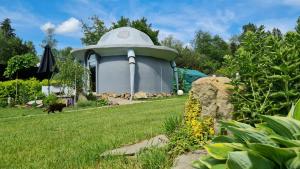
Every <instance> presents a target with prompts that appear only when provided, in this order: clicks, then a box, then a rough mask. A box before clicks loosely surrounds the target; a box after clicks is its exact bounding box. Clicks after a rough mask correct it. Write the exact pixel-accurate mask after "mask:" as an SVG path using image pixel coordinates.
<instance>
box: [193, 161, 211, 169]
mask: <svg viewBox="0 0 300 169" xmlns="http://www.w3.org/2000/svg"><path fill="white" fill-rule="evenodd" d="M192 166H193V167H194V168H198V169H208V167H206V165H204V164H203V163H202V162H200V161H199V160H197V161H194V162H193V164H192Z"/></svg>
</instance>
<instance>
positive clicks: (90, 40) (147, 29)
mask: <svg viewBox="0 0 300 169" xmlns="http://www.w3.org/2000/svg"><path fill="white" fill-rule="evenodd" d="M90 20H91V21H92V25H89V24H88V23H84V22H82V30H83V33H84V36H83V38H81V42H82V43H83V44H85V45H95V44H97V42H98V41H99V39H100V38H101V37H102V35H104V34H105V33H106V32H108V31H110V30H112V29H116V28H119V27H124V26H128V27H132V28H135V29H138V30H140V31H142V32H144V33H145V34H147V35H148V36H149V37H150V39H151V40H152V41H153V43H154V44H156V45H159V41H158V34H159V31H158V30H153V28H152V25H151V24H148V23H147V19H146V18H144V17H143V18H141V19H137V20H133V21H130V20H129V18H126V17H123V16H122V17H121V18H120V19H119V20H118V21H117V22H113V23H112V26H111V27H110V28H107V27H106V26H105V24H104V22H103V21H102V20H101V19H99V17H98V16H93V17H91V18H90Z"/></svg>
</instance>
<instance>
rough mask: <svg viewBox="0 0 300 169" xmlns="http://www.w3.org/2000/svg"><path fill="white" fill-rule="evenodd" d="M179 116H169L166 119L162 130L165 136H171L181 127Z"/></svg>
mask: <svg viewBox="0 0 300 169" xmlns="http://www.w3.org/2000/svg"><path fill="white" fill-rule="evenodd" d="M181 123H182V118H181V116H171V117H169V118H167V119H166V120H165V122H164V129H165V133H166V134H167V135H171V134H172V133H174V132H175V130H176V129H177V128H178V127H179V126H180V125H181Z"/></svg>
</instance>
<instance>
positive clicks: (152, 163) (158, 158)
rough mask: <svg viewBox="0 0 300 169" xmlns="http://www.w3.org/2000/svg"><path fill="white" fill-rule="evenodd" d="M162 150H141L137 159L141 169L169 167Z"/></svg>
mask: <svg viewBox="0 0 300 169" xmlns="http://www.w3.org/2000/svg"><path fill="white" fill-rule="evenodd" d="M166 154H167V152H166V150H165V149H163V148H156V147H152V148H149V149H145V150H142V151H141V152H140V153H139V154H138V155H137V159H138V162H139V164H140V165H141V168H142V169H162V168H169V167H171V162H170V161H169V159H168V156H167V155H166Z"/></svg>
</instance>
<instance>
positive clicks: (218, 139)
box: [212, 135, 235, 143]
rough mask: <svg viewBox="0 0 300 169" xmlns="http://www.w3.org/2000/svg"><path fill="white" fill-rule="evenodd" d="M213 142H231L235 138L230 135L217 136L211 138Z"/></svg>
mask: <svg viewBox="0 0 300 169" xmlns="http://www.w3.org/2000/svg"><path fill="white" fill-rule="evenodd" d="M212 142H213V143H233V142H235V139H234V138H233V137H232V136H224V135H221V136H217V137H215V138H213V139H212Z"/></svg>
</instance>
